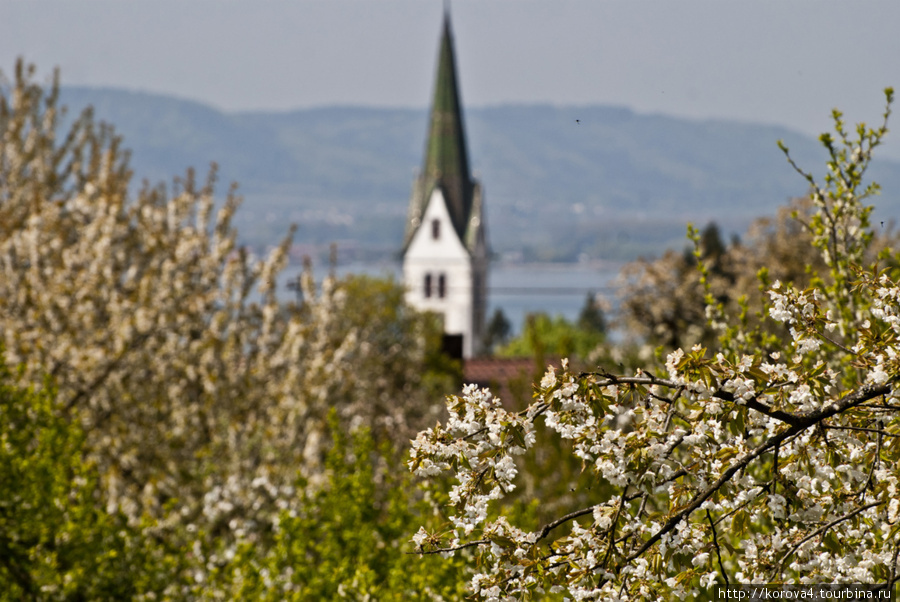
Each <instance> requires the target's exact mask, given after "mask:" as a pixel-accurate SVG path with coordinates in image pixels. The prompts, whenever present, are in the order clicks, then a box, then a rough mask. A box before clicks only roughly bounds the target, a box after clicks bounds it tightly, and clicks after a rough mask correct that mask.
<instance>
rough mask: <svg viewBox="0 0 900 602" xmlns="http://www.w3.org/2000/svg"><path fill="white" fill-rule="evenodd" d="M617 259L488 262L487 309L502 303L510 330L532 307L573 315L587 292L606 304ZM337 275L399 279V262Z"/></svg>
mask: <svg viewBox="0 0 900 602" xmlns="http://www.w3.org/2000/svg"><path fill="white" fill-rule="evenodd" d="M621 266H622V264H621V263H618V262H602V263H601V262H596V263H562V264H546V263H541V264H527V263H526V264H522V263H515V264H510V263H493V264H491V266H490V269H489V272H488V287H489V288H488V313H487V318H488V319H490V316H491V315H492V314H493V312H494V310H495V309H496V308H498V307H499V308H501V309H502V310H503V313H504V314H506V317H507V319H508V320H509V321H510V323H511V324H512V327H513V330H514V332H518V331H519V329H520V328H521V325H522V321H523V320H524V318H525V316H526V315H527V314H529V313H533V312H546V313H548V314H550V315H557V314H558V315H562V316H564V317H565V318H567V319H569V320H573V321H574V320H575V319H577V318H578V313H579V312H580V311H581V308H582V307H584V303H585V299H586V298H587V295H588V294H589V293H593V294H595V295H599V296H601V297H602V298H603V299H605V301H606V305H607V307H614V305H615V296H616V295H615V294H616V291H615V290H614V288H613V284H614V281H615V278H616V277H617V276H618V274H619V270H620V268H621ZM326 269H327V268H323V267H320V266H317V267H316V269H315V274H316V279H317V280H320V279H321V278H322V277H323V276H324V275H325V273H326ZM301 271H302V268H301V267H300V266H290V267H288V268H287V269H286V270H285V271H284V272H282V274H281V276H280V278H279V283H278V290H279V295H280V296H281V297H282V298H284V299H285V300H287V299H291V298H292V295H294V293H293V292H292V291H291V290H290V288H289V287H288V283H289V282H290V281H292V280H295V279H296V278H297V276H298V275H299V274H300V272H301ZM335 271H336V273H337V275H338V276H344V275H347V274H366V275H370V276H379V277H390V278H393V279H394V280H397V281H399V280H400V278H401V267H400V264H399V263H352V264H346V265H338V266H337V268H336V270H335Z"/></svg>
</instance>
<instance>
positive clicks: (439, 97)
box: [403, 13, 488, 358]
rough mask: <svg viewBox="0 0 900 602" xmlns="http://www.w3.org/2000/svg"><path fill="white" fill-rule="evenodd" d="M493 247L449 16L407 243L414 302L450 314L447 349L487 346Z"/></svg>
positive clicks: (470, 350) (467, 352) (406, 273)
mask: <svg viewBox="0 0 900 602" xmlns="http://www.w3.org/2000/svg"><path fill="white" fill-rule="evenodd" d="M487 265H488V249H487V237H486V232H485V221H484V208H483V203H482V193H481V185H480V183H479V182H477V181H476V180H474V179H473V178H472V177H471V174H470V172H469V158H468V153H467V149H466V136H465V128H464V125H463V115H462V106H461V104H460V96H459V84H458V81H457V78H456V59H455V57H454V52H453V35H452V33H451V31H450V19H449V16H448V15H447V14H446V13H445V14H444V26H443V33H442V36H441V47H440V51H439V53H438V64H437V81H436V82H435V86H434V99H433V102H432V106H431V118H430V125H429V128H428V140H427V143H426V146H425V163H424V165H423V167H422V171H421V173H420V174H419V175H418V177H417V178H416V180H415V182H414V183H413V190H412V195H411V197H410V201H409V215H408V219H407V223H406V237H405V241H404V245H403V280H404V284H405V285H406V300H407V302H408V303H409V304H410V305H412V306H413V307H416V308H418V309H421V310H423V311H432V312H435V313H438V314H440V315H441V316H443V320H444V334H445V337H446V339H445V340H446V343H447V345H446V347H448V348H449V349H455V350H456V351H457V353H461V355H462V357H464V358H470V357H473V356H475V355H477V354H478V353H479V352H480V351H481V348H482V339H483V333H484V314H485V306H486V301H487Z"/></svg>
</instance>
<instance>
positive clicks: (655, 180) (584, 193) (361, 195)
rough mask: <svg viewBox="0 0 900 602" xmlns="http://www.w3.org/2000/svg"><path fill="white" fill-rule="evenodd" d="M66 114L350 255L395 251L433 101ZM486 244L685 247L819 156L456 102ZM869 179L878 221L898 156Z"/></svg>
mask: <svg viewBox="0 0 900 602" xmlns="http://www.w3.org/2000/svg"><path fill="white" fill-rule="evenodd" d="M62 96H63V102H64V103H65V104H67V105H69V107H70V109H71V112H70V115H72V114H74V113H76V112H79V111H80V109H81V108H83V107H85V106H87V105H93V106H94V110H95V115H96V116H97V118H98V119H101V120H104V121H107V122H109V123H112V124H113V125H114V126H115V128H116V130H117V132H119V133H120V134H121V135H122V136H123V138H124V142H125V146H126V147H128V148H130V149H131V150H132V164H133V167H134V169H135V173H136V175H137V178H138V179H139V180H140V179H148V180H150V181H159V180H171V178H172V177H173V176H175V175H179V174H183V173H184V171H185V169H186V168H187V167H189V166H193V167H195V168H197V169H198V171H199V172H200V173H201V174H202V173H203V172H204V171H205V169H206V168H207V167H208V165H209V164H210V162H213V161H215V162H216V163H218V164H219V175H220V180H221V181H223V182H224V183H223V185H222V186H221V189H222V191H223V192H224V190H225V189H226V188H227V185H226V184H227V183H228V182H232V181H236V182H238V183H239V184H240V192H241V193H242V194H243V195H244V197H245V203H244V206H243V208H242V210H241V211H240V212H239V219H238V226H239V230H240V232H241V235H242V237H243V239H244V241H245V242H246V243H248V244H251V245H254V246H257V247H265V246H267V245H270V244H274V243H276V242H277V241H278V240H280V239H281V237H282V236H283V235H284V233H285V231H286V229H287V225H288V223H290V222H295V223H297V224H298V226H299V227H300V229H299V232H298V235H297V238H296V240H297V242H298V243H301V244H305V245H313V246H314V245H327V244H328V243H329V242H331V241H338V242H339V246H340V248H341V249H342V250H343V251H344V252H345V253H348V254H353V253H356V254H357V255H358V256H360V257H374V256H385V255H390V254H391V253H395V252H396V251H397V249H398V248H399V245H400V240H401V237H402V231H403V222H404V220H405V215H406V203H407V200H408V196H409V192H410V187H411V183H412V178H413V174H414V172H415V169H416V168H417V167H418V166H419V165H420V163H421V161H422V153H423V150H424V145H425V130H426V125H427V124H426V120H427V112H426V111H425V110H424V109H423V110H412V109H376V108H366V107H327V108H316V109H307V110H299V111H290V112H241V113H225V112H221V111H218V110H216V109H214V108H212V107H210V106H207V105H203V104H201V103H197V102H192V101H186V100H181V99H176V98H171V97H166V96H160V95H154V94H146V93H136V92H128V91H123V90H116V89H97V88H76V87H68V88H64V90H63V95H62ZM465 118H466V127H467V134H468V137H469V148H470V155H471V164H472V167H473V169H474V170H475V172H476V174H477V175H478V177H479V178H480V179H481V181H482V183H483V185H484V189H485V194H486V197H485V198H486V204H487V215H488V227H489V232H490V237H491V242H492V246H493V249H494V251H495V252H496V253H498V254H501V255H506V256H510V257H519V258H522V259H530V260H536V259H539V260H563V261H567V260H574V259H577V258H579V257H591V258H606V259H630V258H633V257H636V256H637V255H640V254H655V253H659V252H661V251H662V250H663V249H665V248H668V247H672V246H676V247H681V246H683V245H684V232H685V224H686V222H687V221H694V222H696V223H698V224H701V225H702V224H704V223H706V222H708V221H710V220H715V221H716V222H718V223H719V224H720V225H721V226H722V228H723V229H724V230H725V231H726V232H741V231H743V229H744V228H745V227H746V225H747V224H748V223H749V221H750V220H751V219H753V218H754V217H757V216H760V215H767V214H771V213H773V212H774V210H775V209H776V207H778V206H779V205H781V204H783V203H784V202H785V201H786V200H787V199H789V198H790V197H792V196H798V195H801V194H803V193H804V192H805V186H804V181H803V180H802V179H801V178H800V177H799V176H798V175H797V174H796V173H795V172H794V171H793V170H792V169H791V168H790V166H789V165H788V164H787V162H786V161H785V159H784V156H783V155H782V153H781V152H780V151H779V150H778V148H777V147H776V145H775V141H776V140H778V139H783V140H784V141H785V142H786V143H787V144H788V146H789V147H790V148H791V150H792V154H793V155H794V157H795V158H796V160H797V161H798V163H800V164H801V165H803V166H806V167H808V168H810V169H812V170H813V172H814V173H816V174H821V173H822V172H823V169H824V152H822V151H821V149H820V147H819V145H818V143H817V142H816V141H814V140H813V139H811V138H809V137H807V136H804V135H801V134H798V133H796V132H793V131H791V130H788V129H786V128H782V127H776V126H767V125H758V124H746V123H738V122H731V121H693V120H688V119H680V118H674V117H667V116H664V115H644V114H638V113H635V112H633V111H631V110H629V109H625V108H618V107H606V106H584V107H554V106H544V105H541V106H534V105H530V106H518V105H508V106H496V107H487V108H474V109H469V110H467V111H466V113H465ZM872 172H873V173H872V175H873V177H874V178H875V179H877V180H878V181H879V182H880V183H881V184H882V186H883V188H884V194H883V196H882V197H880V198H879V199H878V201H877V202H878V203H879V209H878V211H877V213H876V219H880V220H889V219H891V218H896V217H900V205H898V202H897V201H898V190H900V163H896V162H889V161H882V162H880V163H879V164H877V165H876V166H874V167H873V170H872Z"/></svg>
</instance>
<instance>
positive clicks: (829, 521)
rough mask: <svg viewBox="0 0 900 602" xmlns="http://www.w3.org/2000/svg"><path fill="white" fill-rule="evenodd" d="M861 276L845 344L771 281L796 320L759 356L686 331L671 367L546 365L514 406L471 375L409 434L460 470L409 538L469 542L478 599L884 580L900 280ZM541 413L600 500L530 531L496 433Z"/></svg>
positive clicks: (782, 308) (604, 596)
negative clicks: (443, 506) (714, 348)
mask: <svg viewBox="0 0 900 602" xmlns="http://www.w3.org/2000/svg"><path fill="white" fill-rule="evenodd" d="M860 290H861V293H860V298H861V299H862V300H861V301H860V304H859V305H860V307H867V308H869V309H860V310H859V312H858V316H859V319H860V322H861V324H863V327H862V328H859V329H858V330H857V331H856V333H855V334H856V338H855V339H854V340H848V339H846V338H845V339H843V343H840V344H839V343H836V342H835V341H833V340H832V339H831V338H829V337H828V336H827V333H828V332H829V329H828V328H827V325H828V324H829V323H833V320H832V319H830V318H829V317H828V316H826V315H824V313H826V312H824V311H823V310H822V309H821V306H822V305H825V301H824V300H823V299H822V298H821V297H820V295H819V294H817V293H816V292H815V291H809V292H799V291H796V290H793V289H789V288H785V287H784V286H783V285H781V284H778V283H776V285H774V286H773V287H772V289H771V290H770V296H771V298H772V300H773V301H772V305H771V310H770V311H771V315H772V317H773V318H776V319H779V320H781V321H783V322H786V323H787V325H788V326H789V330H790V332H789V335H788V336H787V337H786V340H785V341H784V349H783V350H781V351H772V352H770V354H769V356H768V357H758V356H751V355H747V354H743V355H735V354H733V353H731V352H728V351H727V350H723V352H720V353H717V354H716V355H715V357H710V356H709V354H708V352H707V350H706V349H704V348H702V347H700V346H695V347H694V348H692V349H690V350H687V351H685V350H680V349H679V350H676V351H674V352H673V353H671V354H670V355H669V356H668V358H667V361H666V373H665V376H654V375H651V374H649V373H646V372H642V371H638V372H637V373H635V374H634V375H631V376H614V375H611V374H605V373H588V374H579V375H576V374H572V373H570V372H569V371H568V370H567V369H566V368H565V367H564V369H563V371H562V372H561V373H557V372H556V371H554V370H553V368H550V369H549V370H548V371H547V373H546V375H545V376H544V378H543V379H542V380H541V382H540V384H539V385H538V386H537V396H536V401H535V402H534V403H533V404H532V405H531V406H530V407H529V408H528V409H527V410H525V411H523V412H521V413H520V414H518V415H511V414H509V413H508V412H506V411H505V410H503V409H502V406H501V405H500V404H499V402H498V401H497V400H496V399H495V398H494V397H492V396H491V395H490V393H488V392H486V391H479V390H476V389H474V388H471V387H470V388H467V389H466V390H465V391H464V393H463V396H462V397H453V398H451V400H450V402H448V409H449V410H450V415H451V418H450V420H449V421H448V423H447V426H446V427H440V426H439V427H437V428H436V429H432V430H429V431H425V432H423V433H420V435H419V437H418V438H417V439H416V441H415V442H414V444H413V451H412V454H413V458H414V461H413V463H412V464H411V466H412V467H413V468H414V469H415V470H417V472H418V474H421V475H423V476H426V477H428V476H432V475H435V474H437V473H438V472H441V471H451V472H453V473H454V476H455V478H456V479H457V481H458V485H456V486H455V487H454V489H453V491H452V492H451V503H452V504H453V505H454V506H455V507H456V511H457V516H458V517H462V518H459V519H457V522H456V523H455V524H454V525H453V529H451V531H450V532H448V533H424V532H420V534H419V536H418V537H417V538H416V540H415V541H416V543H417V544H418V545H419V547H420V550H421V551H423V552H432V551H441V550H443V551H448V550H453V549H459V548H461V547H475V548H476V550H477V555H478V556H479V558H480V566H481V570H480V572H479V573H478V575H477V576H476V577H475V579H474V580H473V583H472V589H473V591H474V592H475V593H476V594H477V595H478V597H479V599H485V600H506V599H530V598H536V597H540V595H541V592H548V591H553V592H566V594H567V595H568V596H570V597H571V598H572V599H576V600H619V599H637V598H651V597H661V598H666V599H668V598H672V599H674V598H681V597H684V596H695V595H697V592H698V591H699V589H698V588H701V587H708V586H709V585H711V584H714V583H725V582H726V580H727V581H729V582H731V583H735V582H743V583H749V582H753V583H774V582H783V581H784V582H796V583H816V582H831V583H841V582H862V583H883V582H885V581H887V580H891V579H895V578H896V577H897V569H898V567H897V556H898V554H897V552H898V549H900V523H898V522H897V520H898V512H900V502H897V499H898V496H900V490H898V487H897V486H898V476H900V403H898V397H900V393H898V392H896V391H895V387H894V383H895V381H896V379H897V376H898V374H900V364H898V363H897V362H896V358H897V356H898V351H900V342H898V338H897V337H896V334H898V331H897V330H896V329H897V328H898V327H900V323H898V321H897V320H895V319H894V317H895V316H896V315H898V313H900V304H898V300H900V288H898V287H897V285H896V284H895V283H894V282H893V281H892V280H891V279H890V278H888V277H884V276H882V277H877V278H876V277H872V278H868V279H864V280H863V281H862V282H861V284H860ZM838 319H839V318H838ZM809 341H814V344H813V343H810V342H809ZM826 352H827V353H826ZM847 366H853V367H854V368H853V370H854V372H852V373H851V372H848V371H847V368H846V367H847ZM842 367H843V368H842ZM540 417H543V418H544V424H545V425H546V426H547V427H549V429H550V430H551V431H553V432H555V433H556V434H557V435H558V436H560V437H562V438H564V439H568V440H570V441H572V443H573V448H572V450H573V454H575V455H576V456H577V457H578V458H580V459H581V460H582V461H583V462H584V463H585V465H586V467H588V468H589V469H590V470H591V471H592V472H593V473H594V474H595V475H596V477H597V479H598V480H599V482H600V483H602V486H601V487H598V488H597V489H599V490H602V492H600V493H597V496H596V504H595V505H594V506H591V507H585V508H573V509H572V512H570V513H568V514H564V515H562V516H560V517H559V519H558V520H556V521H553V522H551V523H548V524H547V525H544V526H543V527H542V528H540V529H537V530H529V529H522V528H520V527H516V526H514V525H511V524H510V523H509V520H508V518H507V517H505V516H504V514H503V510H502V505H501V503H500V500H501V498H502V496H503V494H504V492H506V491H509V490H510V489H511V488H512V487H513V486H514V483H512V482H511V479H512V478H513V477H514V476H515V474H516V470H515V467H514V466H511V465H510V462H511V461H512V460H514V459H515V458H516V456H517V454H518V453H519V452H520V447H519V443H517V442H516V441H515V440H514V438H512V437H508V436H507V437H502V436H500V435H501V433H502V432H503V428H504V425H515V428H516V429H520V430H521V431H522V432H527V433H529V435H530V437H535V436H536V435H535V433H536V432H537V431H534V430H533V428H532V426H531V425H532V424H534V423H536V422H537V421H538V420H539V418H540ZM506 428H509V427H508V426H507V427H506ZM540 443H541V442H540V441H537V442H536V443H531V441H529V443H528V446H529V447H530V446H531V445H533V444H535V445H540ZM494 516H495V517H496V518H491V517H494Z"/></svg>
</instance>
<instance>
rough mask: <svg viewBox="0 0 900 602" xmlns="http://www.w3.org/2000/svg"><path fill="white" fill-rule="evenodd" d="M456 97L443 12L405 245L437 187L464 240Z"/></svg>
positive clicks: (465, 201) (462, 153) (467, 188)
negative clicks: (422, 161) (422, 153)
mask: <svg viewBox="0 0 900 602" xmlns="http://www.w3.org/2000/svg"><path fill="white" fill-rule="evenodd" d="M459 98H460V95H459V83H458V80H457V77H456V58H455V55H454V51H453V34H452V32H451V31H450V19H449V16H448V15H447V14H446V13H445V14H444V27H443V34H442V36H441V48H440V52H439V54H438V64H437V81H436V82H435V86H434V98H433V101H432V105H431V121H430V124H429V128H428V142H427V144H426V147H425V164H424V166H423V168H422V172H421V174H420V176H419V178H418V181H417V182H416V183H415V186H414V188H413V195H412V198H411V199H410V221H411V223H410V224H409V226H408V228H407V237H406V238H407V240H406V243H407V244H409V240H410V239H411V238H412V234H413V233H414V232H415V228H416V227H417V226H418V223H417V218H420V217H421V215H422V213H423V212H424V210H425V204H426V203H428V199H429V198H430V197H431V193H432V191H433V190H434V189H435V188H437V187H439V188H440V189H441V191H442V192H443V194H444V198H445V199H446V201H447V207H448V208H449V210H450V217H451V219H452V220H453V226H454V228H455V229H456V231H457V233H458V234H459V237H460V238H461V239H462V240H464V241H465V240H466V238H467V230H468V228H469V221H470V218H471V217H472V215H471V213H472V196H473V188H474V183H473V182H472V178H471V176H470V174H469V157H468V152H467V150H466V135H465V128H464V125H463V114H462V104H461V103H460V100H459Z"/></svg>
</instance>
